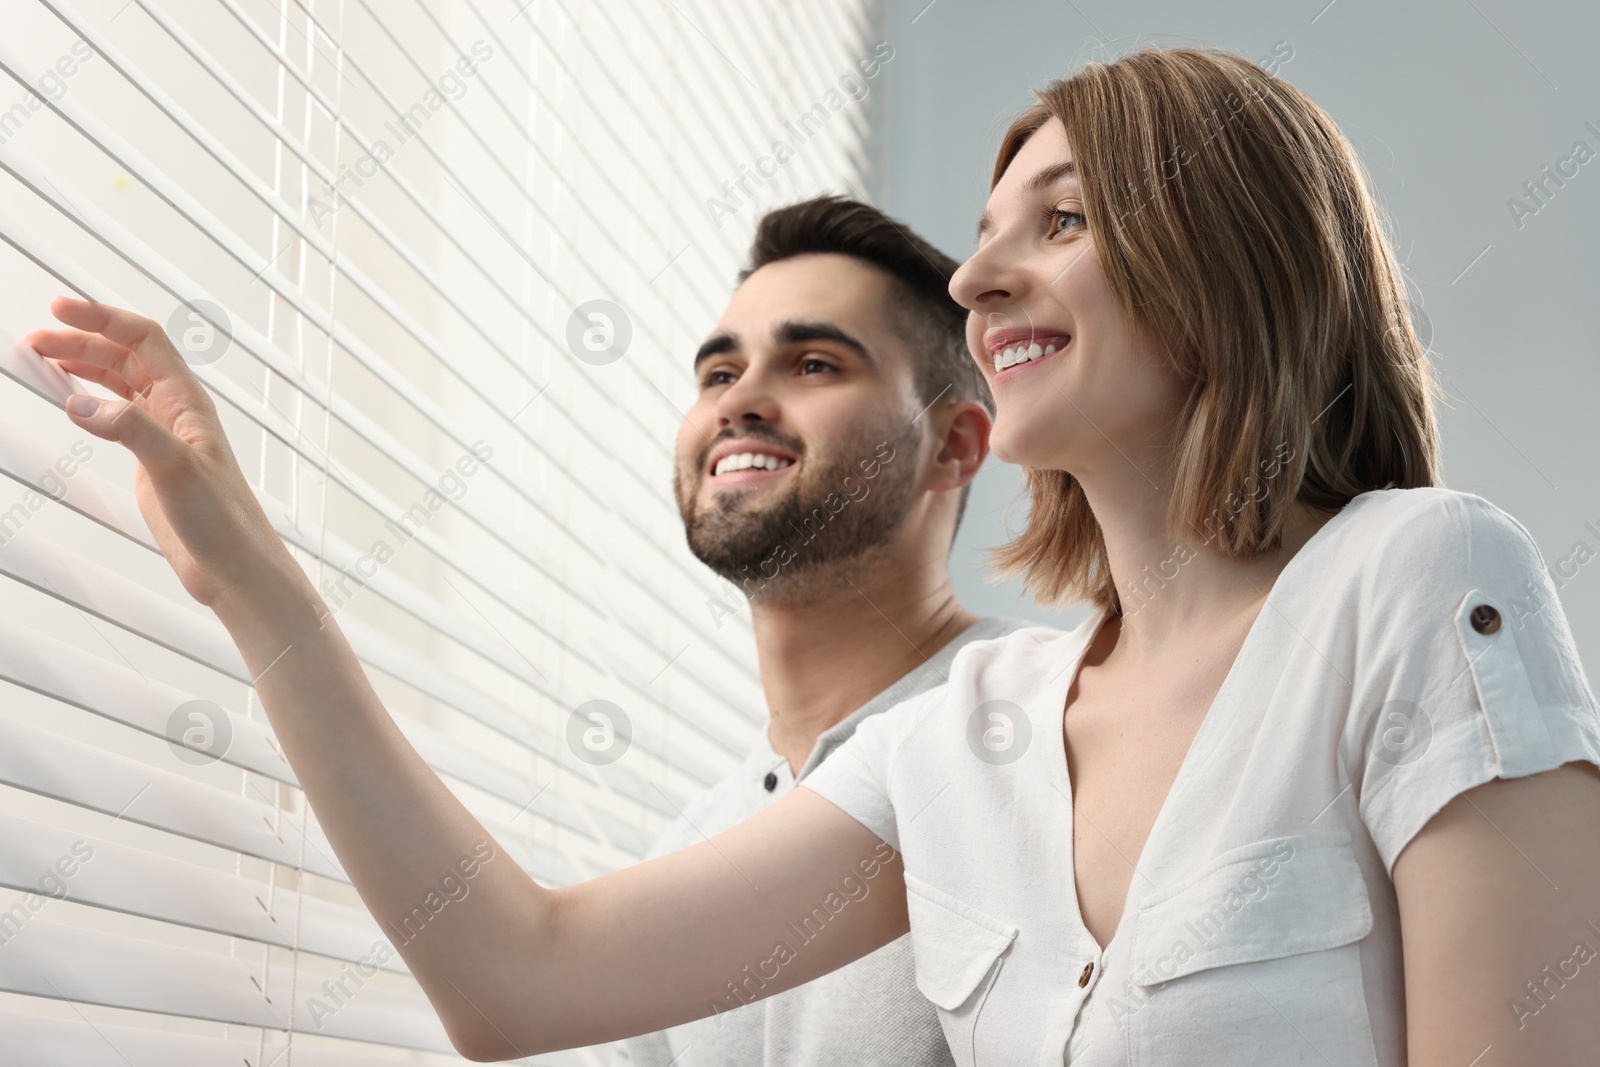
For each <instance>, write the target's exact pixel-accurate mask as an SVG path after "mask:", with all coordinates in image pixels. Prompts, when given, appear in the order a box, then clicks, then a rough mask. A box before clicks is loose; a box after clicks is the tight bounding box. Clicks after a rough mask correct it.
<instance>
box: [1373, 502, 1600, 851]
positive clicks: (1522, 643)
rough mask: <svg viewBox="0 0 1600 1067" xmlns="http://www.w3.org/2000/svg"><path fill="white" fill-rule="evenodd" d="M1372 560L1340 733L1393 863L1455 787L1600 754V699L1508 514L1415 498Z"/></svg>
mask: <svg viewBox="0 0 1600 1067" xmlns="http://www.w3.org/2000/svg"><path fill="white" fill-rule="evenodd" d="M1374 560H1375V562H1374V565H1373V567H1372V568H1371V570H1370V571H1369V573H1368V581H1367V583H1366V584H1365V588H1364V590H1363V597H1362V603H1361V614H1362V618H1363V622H1364V625H1363V627H1362V633H1361V638H1360V639H1361V641H1362V642H1363V643H1364V644H1366V645H1367V647H1366V648H1365V649H1363V650H1362V651H1363V652H1364V653H1365V654H1364V655H1360V656H1359V657H1358V659H1357V663H1358V664H1360V665H1361V669H1358V671H1357V675H1356V677H1355V679H1354V680H1353V681H1354V687H1355V699H1354V700H1353V701H1352V704H1351V717H1350V721H1349V724H1348V726H1347V731H1346V738H1345V741H1346V744H1347V745H1348V746H1349V748H1348V749H1347V758H1349V759H1350V762H1351V763H1352V764H1354V765H1355V766H1356V767H1358V768H1359V778H1358V783H1359V800H1360V812H1361V818H1362V820H1363V822H1364V823H1365V824H1366V826H1367V828H1368V831H1369V832H1370V833H1371V835H1372V838H1373V841H1374V843H1375V844H1376V845H1377V847H1378V850H1379V853H1380V854H1381V855H1382V857H1383V861H1384V864H1385V866H1386V867H1387V868H1388V869H1389V870H1390V871H1391V872H1392V871H1393V868H1394V862H1395V860H1396V859H1397V858H1398V857H1399V855H1400V852H1401V850H1402V849H1404V848H1405V846H1406V844H1407V843H1408V842H1409V841H1410V840H1411V839H1412V837H1414V836H1415V835H1416V834H1417V832H1418V831H1420V830H1421V829H1422V828H1423V826H1425V825H1426V824H1427V822H1428V820H1430V819H1431V818H1432V817H1433V816H1434V815H1435V814H1437V813H1438V811H1439V810H1440V809H1441V808H1443V807H1444V806H1445V805H1446V804H1448V803H1449V802H1450V800H1451V799H1453V798H1454V797H1456V796H1458V795H1459V794H1461V793H1463V792H1466V791H1467V790H1469V789H1472V788H1474V787H1475V786H1479V785H1482V784H1484V783H1485V782H1489V781H1492V780H1493V779H1495V778H1519V777H1523V776H1526V775H1531V774H1538V773H1540V772H1542V771H1547V770H1553V769H1554V768H1556V767H1559V766H1561V765H1562V764H1564V763H1568V762H1571V761H1574V760H1587V761H1589V762H1592V763H1595V764H1596V765H1600V707H1597V705H1596V702H1595V698H1594V694H1593V692H1592V691H1591V689H1590V687H1589V684H1588V682H1587V680H1586V679H1585V677H1584V673H1583V668H1582V666H1581V665H1580V663H1579V660H1578V654H1577V649H1576V647H1575V646H1574V643H1573V640H1572V633H1571V631H1570V629H1569V628H1568V626H1567V620H1566V616H1565V614H1564V613H1563V611H1562V609H1561V602H1560V600H1559V599H1558V597H1557V591H1556V588H1555V584H1554V582H1553V581H1552V580H1551V577H1550V575H1549V572H1548V571H1547V569H1546V567H1545V565H1544V560H1543V558H1542V557H1541V555H1540V553H1539V549H1538V547H1537V545H1536V544H1535V543H1534V541H1533V538H1532V537H1531V536H1530V535H1529V534H1528V531H1527V530H1526V529H1525V528H1524V527H1523V526H1522V525H1521V524H1520V523H1518V522H1517V521H1516V520H1515V519H1514V518H1512V517H1511V516H1510V515H1507V514H1506V513H1505V512H1503V511H1501V510H1500V509H1499V508H1496V507H1495V506H1494V505H1493V504H1490V503H1489V502H1488V501H1486V500H1484V499H1483V498H1481V497H1477V496H1472V495H1470V494H1459V493H1458V494H1450V495H1447V496H1439V497H1431V498H1427V499H1425V500H1424V501H1423V502H1422V504H1421V506H1420V507H1418V508H1417V509H1415V510H1413V511H1412V512H1410V513H1409V514H1407V515H1405V516H1403V517H1402V518H1401V519H1400V520H1399V521H1397V522H1396V523H1395V525H1394V526H1393V527H1391V528H1390V530H1389V531H1387V533H1386V535H1385V537H1384V540H1383V543H1382V545H1381V546H1380V549H1379V551H1378V552H1377V553H1376V554H1375V557H1374Z"/></svg>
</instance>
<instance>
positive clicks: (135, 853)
mask: <svg viewBox="0 0 1600 1067" xmlns="http://www.w3.org/2000/svg"><path fill="white" fill-rule="evenodd" d="M0 840H4V841H5V843H6V847H5V848H4V849H3V850H0V885H4V886H7V887H8V888H11V889H15V890H17V891H18V892H23V893H34V894H38V895H40V896H49V895H51V894H50V892H49V889H50V887H48V886H44V885H42V884H41V878H42V877H43V876H44V875H45V874H46V873H47V872H49V871H51V870H52V869H53V868H55V865H56V864H57V863H58V862H59V861H60V860H62V858H63V857H68V856H74V855H81V850H82V848H83V847H84V846H86V847H87V849H88V850H89V853H88V858H87V859H84V860H82V861H81V862H78V863H76V864H74V865H73V868H74V870H73V874H72V875H71V877H68V878H60V879H59V882H60V884H61V885H64V886H65V894H66V895H65V897H60V896H59V894H60V892H61V891H60V890H58V891H57V892H56V895H57V897H58V899H66V900H71V901H74V902H76V903H78V904H85V905H89V906H91V907H96V908H106V909H109V910H112V911H121V912H126V913H128V914H130V915H138V916H142V917H144V918H147V919H156V920H159V921H161V922H166V923H173V924H175V925H178V926H192V927H194V928H196V929H200V930H209V931H212V932H214V933H219V934H228V935H231V936H233V937H242V938H246V939H248V940H251V941H258V942H261V943H262V944H269V945H277V946H279V947H281V948H294V947H296V942H297V940H298V947H299V948H301V949H302V950H304V951H306V952H312V953H316V954H317V955H320V956H326V957H329V958H330V959H336V960H343V961H347V962H350V963H354V962H356V961H358V960H362V959H375V953H374V948H375V946H377V945H379V944H382V945H386V946H388V947H389V949H390V950H391V953H393V948H394V945H393V942H392V941H390V939H389V938H388V936H387V935H385V934H384V933H383V931H381V930H380V929H379V928H378V924H377V922H376V921H375V920H374V919H373V918H372V916H371V914H370V913H368V912H367V911H366V910H365V909H356V908H347V907H343V906H341V905H338V904H334V903H332V902H331V901H327V900H322V899H319V898H317V897H313V896H305V897H301V896H300V895H299V894H297V893H296V892H295V891H293V890H291V889H283V888H277V889H269V887H268V886H266V885H265V884H263V883H261V882H255V881H251V880H249V879H246V878H241V877H238V876H236V875H232V874H224V873H223V872H222V871H218V870H214V869H213V868H210V867H202V866H200V865H199V864H195V863H188V862H186V861H184V860H179V859H173V858H172V857H169V856H161V855H157V854H156V853H154V852H150V851H148V850H145V849H139V848H130V847H128V846H126V845H119V844H117V843H116V842H114V841H107V840H105V839H104V838H98V837H93V836H91V835H88V834H81V833H78V832H77V831H74V830H63V829H60V828H59V827H55V826H46V825H44V824H42V823H35V822H29V821H28V820H25V819H17V818H13V817H11V816H9V815H0ZM75 847H78V848H79V849H80V851H79V853H77V854H75V853H74V848H75ZM269 899H270V903H271V910H268V903H269ZM26 906H27V905H26V904H25V903H24V904H21V905H17V906H13V908H12V909H10V910H11V912H12V913H15V911H16V908H17V907H26ZM5 914H6V912H5V910H4V909H0V935H4V932H5V930H6V929H7V928H6V926H5V925H4V918H3V917H4V915H5ZM18 932H20V928H19V930H18ZM375 965H376V966H379V967H381V968H382V969H383V970H386V971H392V972H394V973H396V974H409V973H411V972H410V970H409V969H408V968H407V967H406V965H405V961H404V960H402V959H401V958H400V956H399V954H398V953H393V954H392V955H391V956H390V958H389V959H388V960H386V961H384V962H383V963H380V964H375Z"/></svg>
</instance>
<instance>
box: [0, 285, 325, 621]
mask: <svg viewBox="0 0 1600 1067" xmlns="http://www.w3.org/2000/svg"><path fill="white" fill-rule="evenodd" d="M50 312H51V314H53V315H54V316H55V317H56V318H57V319H59V320H61V321H62V322H63V323H66V324H67V326H69V327H73V328H72V329H65V330H35V331H33V332H32V333H30V334H28V335H27V337H26V338H24V340H25V341H26V343H27V344H29V345H31V346H32V347H33V348H34V350H35V351H37V352H39V354H40V355H42V356H44V357H46V358H47V359H51V360H54V361H55V362H56V363H57V364H59V365H60V366H61V368H62V369H63V370H65V371H67V372H68V373H70V374H74V375H76V376H77V377H79V378H82V379H84V380H85V381H91V382H95V383H98V384H99V385H103V386H105V387H106V388H107V389H109V390H110V391H111V392H113V393H115V394H116V395H118V396H120V397H122V400H120V401H101V400H97V399H96V398H94V397H91V396H86V395H83V394H74V395H73V396H71V397H69V398H68V399H67V403H66V409H67V414H68V416H69V417H70V418H71V419H72V421H73V422H75V423H77V424H78V425H79V426H82V427H83V428H84V429H85V430H87V431H89V432H90V433H92V434H94V435H95V436H96V437H99V438H103V439H104V440H107V441H118V442H120V443H121V444H123V445H124V446H126V447H127V448H128V450H129V451H130V452H132V453H133V455H134V458H135V459H137V460H138V464H139V466H138V472H137V474H136V476H135V485H134V488H135V493H136V495H137V497H138V500H139V510H140V511H141V512H143V513H144V518H145V522H146V523H148V524H149V526H150V532H151V533H152V534H154V535H155V539H156V543H157V544H158V545H159V546H160V547H161V551H162V554H163V555H165V556H166V557H167V562H168V563H170V564H172V569H173V570H174V571H176V572H177V574H178V579H179V580H180V581H182V582H183V587H184V588H185V589H187V590H188V591H189V595H191V596H193V597H194V598H195V599H196V600H198V601H200V603H202V604H205V605H207V606H214V605H215V604H216V602H217V601H218V599H219V598H221V597H222V596H223V595H224V594H225V593H227V592H229V591H230V590H233V589H235V588H241V587H244V586H247V585H250V584H252V583H258V582H272V581H281V580H282V577H283V575H284V574H285V573H286V572H285V571H284V568H285V567H288V568H289V572H288V573H290V574H291V575H292V576H293V577H294V578H296V579H303V574H302V572H301V571H300V569H299V566H298V565H297V564H296V563H295V562H294V559H293V557H291V556H290V555H289V552H288V550H287V549H286V548H285V547H284V545H283V541H282V540H281V539H280V538H279V537H278V534H277V532H276V531H274V530H273V528H272V523H271V522H270V521H269V520H268V519H267V516H266V513H265V512H264V511H263V510H262V509H261V504H260V502H259V501H257V500H256V497H255V494H254V493H253V492H251V490H250V485H249V483H248V482H246V481H245V477H244V473H243V472H242V471H241V470H240V469H239V462H238V460H237V459H235V458H234V455H233V449H232V448H230V447H229V446H228V439H227V437H226V435H225V434H224V433H223V431H222V423H221V421H220V420H219V419H218V418H217V408H216V405H215V404H213V403H212V401H211V396H210V394H209V393H207V392H206V389H205V386H204V385H202V384H201V382H200V379H199V378H197V377H196V376H195V374H194V372H193V371H192V370H190V369H189V366H188V364H186V363H185V362H184V361H183V357H181V356H180V355H179V354H178V352H177V350H176V349H174V348H173V346H172V342H171V341H169V340H168V339H167V335H166V333H165V332H164V331H163V330H162V329H161V327H160V325H158V324H157V323H155V322H152V321H151V320H149V319H146V318H143V317H141V316H139V315H135V314H134V313H133V312H131V311H125V310H123V309H121V308H114V307H108V306H106V305H104V304H96V303H92V302H90V301H86V300H76V299H73V298H71V297H64V296H63V297H57V298H56V299H55V300H54V301H52V302H51V304H50Z"/></svg>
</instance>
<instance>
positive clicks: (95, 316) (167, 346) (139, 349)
mask: <svg viewBox="0 0 1600 1067" xmlns="http://www.w3.org/2000/svg"><path fill="white" fill-rule="evenodd" d="M50 313H51V314H52V315H54V316H55V317H56V318H58V319H60V320H61V321H62V322H64V323H66V324H67V325H68V326H73V327H76V328H77V329H79V330H83V331H85V332H87V333H92V334H99V335H101V336H102V337H104V338H106V339H107V340H109V341H112V342H114V343H115V344H118V345H121V346H122V347H123V348H124V349H126V350H128V352H129V353H131V355H132V360H133V362H135V363H137V364H139V365H140V366H141V367H142V368H143V369H144V371H145V372H146V373H147V374H149V375H150V376H151V377H153V378H164V377H168V376H178V377H183V376H185V375H186V374H187V372H188V369H189V368H188V364H186V363H185V362H184V361H183V357H182V356H180V355H178V353H177V350H176V349H174V348H173V347H172V342H171V341H170V340H169V339H168V338H167V334H166V331H164V330H162V328H161V327H160V326H159V325H158V324H156V323H155V322H153V321H151V320H150V319H147V318H145V317H144V316H143V315H136V314H134V313H133V312H131V311H128V310H127V309H125V308H118V307H112V306H110V305H109V304H96V303H94V302H92V301H89V300H78V299H76V298H74V297H70V296H58V297H56V298H55V299H54V300H52V301H51V302H50ZM123 376H124V377H126V378H128V379H129V381H132V380H133V379H132V378H131V377H130V376H129V375H127V374H124V375H123ZM140 388H143V386H142V385H141V386H140Z"/></svg>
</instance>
